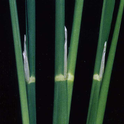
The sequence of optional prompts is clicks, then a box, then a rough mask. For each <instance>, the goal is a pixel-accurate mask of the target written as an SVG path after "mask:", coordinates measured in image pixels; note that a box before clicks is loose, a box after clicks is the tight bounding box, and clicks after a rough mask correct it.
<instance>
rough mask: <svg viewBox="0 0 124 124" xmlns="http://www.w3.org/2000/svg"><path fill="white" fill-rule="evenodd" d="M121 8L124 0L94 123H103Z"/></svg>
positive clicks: (119, 17)
mask: <svg viewBox="0 0 124 124" xmlns="http://www.w3.org/2000/svg"><path fill="white" fill-rule="evenodd" d="M123 9H124V0H121V1H120V6H119V10H118V15H117V20H116V24H115V29H114V33H113V38H112V43H111V47H110V51H109V56H108V60H107V64H106V69H105V74H104V78H103V84H102V87H101V92H100V97H99V105H98V112H97V120H96V124H102V123H103V118H104V113H105V107H106V101H107V95H108V89H109V84H110V78H111V73H112V67H113V62H114V57H115V52H116V47H117V41H118V37H119V31H120V26H121V20H122V15H123Z"/></svg>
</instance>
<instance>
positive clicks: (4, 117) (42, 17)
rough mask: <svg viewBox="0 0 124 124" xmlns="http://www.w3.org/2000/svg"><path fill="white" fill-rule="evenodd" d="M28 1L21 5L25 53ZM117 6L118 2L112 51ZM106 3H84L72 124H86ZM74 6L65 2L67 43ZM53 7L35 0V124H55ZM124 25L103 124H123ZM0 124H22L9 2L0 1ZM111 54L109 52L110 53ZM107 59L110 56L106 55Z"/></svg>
mask: <svg viewBox="0 0 124 124" xmlns="http://www.w3.org/2000/svg"><path fill="white" fill-rule="evenodd" d="M24 4H25V1H24V0H17V5H18V14H19V24H20V34H21V40H22V49H23V36H24V34H25V5H24ZM118 5H119V0H116V7H115V11H114V18H113V23H112V28H111V34H110V38H109V41H108V42H109V43H108V49H109V46H110V42H111V37H112V32H113V28H114V23H115V18H116V14H117V9H118ZM101 7H102V0H85V1H84V10H83V17H82V25H81V33H80V41H79V49H78V57H77V65H76V74H75V82H74V92H73V99H72V110H71V117H70V124H85V123H86V117H87V110H88V104H89V97H90V89H91V84H92V75H93V67H94V61H95V54H96V48H97V41H98V34H99V25H100V14H101V9H102V8H101ZM73 10H74V0H66V13H65V14H66V20H65V25H66V27H67V29H68V41H69V39H70V34H71V26H72V19H73ZM54 27H55V1H54V0H36V98H37V99H36V100H37V104H36V105H37V124H40V123H45V124H52V112H53V97H54V96H53V93H54V44H55V43H54V36H55V34H54V30H55V28H54ZM123 32H124V21H123V20H122V25H121V31H120V36H119V42H118V46H117V52H116V56H115V62H114V67H113V71H112V78H111V83H110V89H109V94H108V101H107V107H106V112H105V118H104V124H114V123H116V124H123V123H124V90H123V89H124V80H123V77H124V76H123V75H124V59H123V58H124V52H123V47H124V34H123ZM0 43H1V44H0V123H1V124H21V110H20V101H19V92H18V80H17V74H16V63H15V56H14V45H13V37H12V29H11V20H10V12H9V1H8V0H0ZM108 49H107V50H108ZM107 55H108V51H107Z"/></svg>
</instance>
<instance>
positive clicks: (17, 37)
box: [9, 0, 29, 124]
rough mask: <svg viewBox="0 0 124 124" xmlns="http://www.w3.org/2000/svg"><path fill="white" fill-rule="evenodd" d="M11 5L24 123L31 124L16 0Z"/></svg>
mask: <svg viewBox="0 0 124 124" xmlns="http://www.w3.org/2000/svg"><path fill="white" fill-rule="evenodd" d="M9 5H10V13H11V22H12V29H13V39H14V47H15V58H16V66H17V75H18V82H19V93H20V102H21V112H22V123H23V124H29V113H28V104H27V94H26V85H25V77H24V70H23V61H22V50H21V41H20V31H19V24H18V14H17V7H16V0H9Z"/></svg>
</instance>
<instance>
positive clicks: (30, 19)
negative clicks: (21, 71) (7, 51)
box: [26, 0, 36, 124]
mask: <svg viewBox="0 0 124 124" xmlns="http://www.w3.org/2000/svg"><path fill="white" fill-rule="evenodd" d="M26 37H27V47H28V49H27V50H28V51H27V53H28V59H29V70H30V80H29V82H27V93H28V105H29V115H30V116H29V117H30V124H36V93H35V90H36V89H35V0H26Z"/></svg>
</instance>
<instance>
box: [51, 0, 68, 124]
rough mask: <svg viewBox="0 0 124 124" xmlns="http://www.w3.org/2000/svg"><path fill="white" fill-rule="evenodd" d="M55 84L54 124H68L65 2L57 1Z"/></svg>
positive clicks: (63, 0) (62, 0)
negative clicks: (65, 68) (65, 67)
mask: <svg viewBox="0 0 124 124" xmlns="http://www.w3.org/2000/svg"><path fill="white" fill-rule="evenodd" d="M55 6H56V11H55V12H56V13H55V84H54V110H53V124H67V122H68V121H67V120H68V112H67V111H68V109H67V105H68V104H67V102H68V101H67V84H66V79H65V77H64V39H65V29H64V26H65V0H56V5H55Z"/></svg>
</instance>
